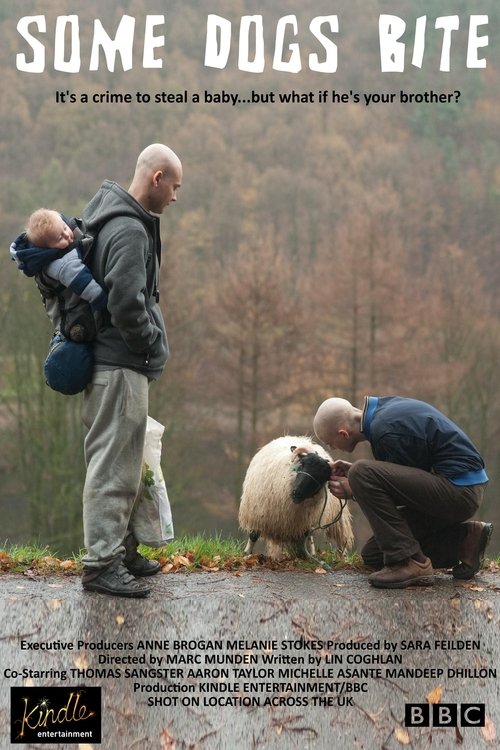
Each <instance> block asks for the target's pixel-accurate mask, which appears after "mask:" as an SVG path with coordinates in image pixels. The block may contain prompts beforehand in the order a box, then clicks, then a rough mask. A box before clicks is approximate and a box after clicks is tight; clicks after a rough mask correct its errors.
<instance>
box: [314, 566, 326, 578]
mask: <svg viewBox="0 0 500 750" xmlns="http://www.w3.org/2000/svg"><path fill="white" fill-rule="evenodd" d="M314 572H315V573H317V574H318V575H319V576H324V575H326V570H325V569H324V568H316V570H315V571H314Z"/></svg>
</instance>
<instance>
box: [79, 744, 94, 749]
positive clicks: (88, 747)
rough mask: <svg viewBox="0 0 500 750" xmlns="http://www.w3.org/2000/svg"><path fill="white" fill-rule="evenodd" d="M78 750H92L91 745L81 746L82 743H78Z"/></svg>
mask: <svg viewBox="0 0 500 750" xmlns="http://www.w3.org/2000/svg"><path fill="white" fill-rule="evenodd" d="M78 750H92V745H82V743H80V744H79V745H78Z"/></svg>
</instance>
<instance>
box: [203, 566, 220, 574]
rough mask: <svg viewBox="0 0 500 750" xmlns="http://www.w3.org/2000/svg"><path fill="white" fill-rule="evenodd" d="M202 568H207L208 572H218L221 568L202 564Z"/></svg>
mask: <svg viewBox="0 0 500 750" xmlns="http://www.w3.org/2000/svg"><path fill="white" fill-rule="evenodd" d="M201 569H202V570H206V571H207V573H217V571H219V570H220V568H209V567H208V566H207V565H202V566H201Z"/></svg>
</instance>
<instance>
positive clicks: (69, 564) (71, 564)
mask: <svg viewBox="0 0 500 750" xmlns="http://www.w3.org/2000/svg"><path fill="white" fill-rule="evenodd" d="M59 565H60V567H61V568H62V569H63V570H69V569H70V568H75V567H76V563H75V561H74V560H62V561H61V562H60V563H59Z"/></svg>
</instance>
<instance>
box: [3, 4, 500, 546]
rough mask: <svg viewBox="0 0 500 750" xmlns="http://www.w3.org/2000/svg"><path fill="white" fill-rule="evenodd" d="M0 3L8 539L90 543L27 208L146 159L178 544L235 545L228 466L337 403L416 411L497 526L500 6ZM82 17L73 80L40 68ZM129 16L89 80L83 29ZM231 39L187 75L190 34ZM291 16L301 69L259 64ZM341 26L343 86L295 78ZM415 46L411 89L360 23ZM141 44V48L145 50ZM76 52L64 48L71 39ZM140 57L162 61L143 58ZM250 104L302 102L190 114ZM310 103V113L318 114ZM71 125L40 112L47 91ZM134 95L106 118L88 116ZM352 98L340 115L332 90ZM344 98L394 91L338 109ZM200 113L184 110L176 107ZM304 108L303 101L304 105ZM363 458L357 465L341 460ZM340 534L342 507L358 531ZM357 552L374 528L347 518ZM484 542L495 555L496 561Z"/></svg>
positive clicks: (73, 421)
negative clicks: (27, 240)
mask: <svg viewBox="0 0 500 750" xmlns="http://www.w3.org/2000/svg"><path fill="white" fill-rule="evenodd" d="M435 6H436V3H435V2H431V0H418V1H417V2H415V1H414V0H397V1H396V0H395V1H394V2H392V3H389V2H387V1H386V0H349V2H346V1H345V0H341V1H340V2H335V3H331V2H326V0H319V1H315V2H312V0H300V1H299V0H283V1H279V2H276V1H275V0H272V2H271V0H261V1H259V2H258V1H257V0H225V1H222V0H183V1H182V2H181V1H180V0H177V1H173V2H170V1H169V2H160V0H129V1H128V2H127V1H125V0H122V1H121V2H120V1H118V0H107V2H106V3H101V2H97V0H88V2H86V3H85V4H84V5H82V4H79V7H77V6H76V5H75V4H74V3H71V2H68V0H46V2H44V3H43V4H42V3H40V2H35V1H32V0H20V1H19V0H2V3H1V6H0V41H1V43H0V65H1V84H0V85H1V101H0V117H1V128H0V175H1V177H0V179H1V181H2V189H1V193H0V236H1V244H2V246H3V248H4V255H3V261H4V262H3V263H1V264H0V274H1V279H2V289H1V293H0V319H1V330H2V335H1V340H0V367H1V369H0V425H1V432H0V499H1V505H2V538H3V539H9V540H10V541H13V542H21V541H24V542H26V541H31V540H33V539H35V538H36V539H39V540H40V541H41V542H43V543H44V544H48V545H50V547H51V548H52V549H55V550H58V551H60V552H70V551H77V550H78V548H79V546H80V545H81V544H82V532H81V491H82V483H83V477H84V463H83V450H82V442H83V428H82V426H81V423H80V408H81V399H80V397H71V398H68V397H63V396H60V395H58V394H55V393H53V392H51V391H50V389H49V388H48V387H47V386H46V385H45V383H44V380H43V376H42V369H41V366H42V362H43V359H44V357H45V354H46V350H47V346H48V342H49V339H50V335H51V328H50V324H49V321H48V319H47V318H46V317H45V314H44V311H43V308H42V305H41V301H40V299H39V296H38V293H37V291H36V288H35V285H34V283H33V282H31V281H30V280H28V279H26V278H25V277H24V276H22V274H20V273H19V272H18V271H17V269H16V267H15V265H14V264H13V263H11V262H10V261H9V257H8V247H9V244H10V242H11V240H12V239H13V238H14V237H15V236H16V235H17V234H18V232H19V231H21V229H22V228H23V226H24V222H25V221H26V218H27V216H28V214H29V213H30V212H31V211H32V210H33V209H34V208H36V207H38V206H40V205H45V206H49V207H54V208H57V209H58V210H61V211H63V212H64V213H65V214H66V215H80V214H81V212H82V209H83V207H84V206H85V204H86V202H87V201H88V200H89V199H90V197H91V196H92V195H93V194H94V192H95V191H96V189H97V188H98V187H99V185H100V183H101V182H102V180H103V179H105V178H110V179H113V180H116V181H117V182H119V183H120V184H121V185H122V186H124V187H125V188H126V187H128V185H129V182H130V179H131V177H132V173H133V168H134V165H135V160H136V158H137V155H138V153H139V152H140V150H141V149H142V148H143V147H144V146H145V145H147V144H148V143H150V142H156V141H161V142H165V143H168V144H169V145H171V146H172V147H173V148H174V150H175V151H176V152H177V153H178V154H179V156H180V157H181V159H182V161H183V165H184V184H183V187H182V190H181V191H180V195H179V200H178V203H177V204H176V205H172V206H171V207H170V208H169V209H168V210H167V211H166V213H165V215H164V217H163V219H162V239H163V262H162V268H161V274H162V275H161V279H162V280H161V305H162V308H163V311H164V314H165V318H166V321H167V326H168V332H169V341H170V346H171V352H172V354H171V360H170V362H169V364H168V366H167V369H166V371H165V373H164V375H163V377H162V378H161V380H160V381H159V382H158V383H156V384H154V386H153V387H152V388H151V408H150V413H151V415H152V416H154V417H155V418H156V419H157V420H159V421H161V422H162V423H164V424H165V425H166V431H165V437H164V461H163V468H164V474H165V477H166V482H167V487H168V490H169V496H170V500H171V504H172V508H173V513H174V524H175V527H176V532H177V533H178V534H182V533H194V532H202V531H205V532H206V533H207V534H213V533H215V532H220V533H222V534H226V533H236V531H237V508H238V500H239V496H240V491H241V484H242V479H243V476H244V473H245V469H246V466H247V464H248V461H249V460H250V458H251V456H252V455H253V453H254V452H255V450H256V449H257V448H258V447H259V446H260V445H262V444H263V443H265V442H267V441H268V440H269V439H271V438H273V437H276V436H279V435H281V434H284V433H293V434H304V433H309V434H310V433H311V430H312V424H311V423H312V417H313V415H314V413H315V410H316V407H317V406H318V404H319V403H320V402H321V401H322V400H323V399H324V398H325V397H328V396H330V395H338V396H343V397H345V398H348V399H350V400H351V401H352V402H353V403H354V404H356V405H359V406H361V405H362V400H363V396H364V395H365V394H376V395H388V394H393V393H398V394H401V395H408V396H413V397H416V398H421V399H424V400H427V401H429V402H431V403H433V404H434V405H435V406H437V407H438V408H440V409H442V410H443V411H445V412H446V413H447V414H448V415H449V416H450V417H452V418H453V419H454V420H456V421H457V422H458V423H459V424H460V425H461V426H462V427H463V428H464V429H465V430H466V431H467V432H468V433H469V434H470V435H471V437H472V438H473V439H474V441H475V442H476V444H477V445H478V447H479V448H480V450H481V452H482V454H483V455H484V457H485V460H486V464H487V469H488V473H489V476H490V480H491V481H490V487H489V488H488V491H487V495H486V498H485V502H484V506H483V508H482V509H481V517H483V518H485V519H486V518H487V519H488V520H491V521H493V522H496V524H497V528H498V527H499V526H500V524H499V522H500V511H499V507H498V502H497V497H498V492H499V484H500V452H499V449H498V441H499V437H500V435H499V432H500V428H499V424H500V392H499V387H498V376H499V375H498V373H499V363H500V296H499V294H498V288H499V284H500V257H499V253H498V233H499V232H498V230H499V216H500V161H499V156H500V142H499V141H500V135H499V132H500V128H499V123H500V101H499V92H500V85H499V84H500V71H499V64H500V59H499V45H498V41H499V30H500V6H499V5H498V2H496V0H477V2H475V3H471V2H467V0H454V1H452V0H442V1H441V2H440V3H439V12H436V9H435ZM70 13H77V14H79V17H80V39H81V47H82V68H81V71H80V73H79V74H78V75H71V74H67V73H61V72H57V71H55V70H54V67H53V48H54V25H55V19H56V17H57V16H58V15H66V14H70ZM125 13H126V14H129V15H132V16H134V17H135V18H136V39H137V40H138V41H137V45H138V46H137V50H136V51H135V53H134V67H133V69H132V70H130V71H126V72H124V71H123V69H122V66H121V64H120V61H119V58H118V63H117V68H116V70H115V71H114V72H109V71H108V70H107V68H106V65H105V63H104V59H103V58H102V59H101V64H100V69H99V70H98V71H95V72H94V71H89V69H88V68H89V57H90V47H91V39H92V29H93V19H94V18H100V19H101V21H102V23H103V26H104V27H105V28H106V29H107V30H108V33H109V34H110V36H113V35H114V31H115V30H116V27H117V24H118V22H119V20H120V18H121V16H122V15H123V14H125ZM148 13H149V14H166V16H167V31H166V47H165V50H164V54H163V57H164V60H165V61H164V66H163V68H162V69H147V70H144V69H143V68H142V67H141V58H142V49H141V44H140V40H141V38H143V36H144V19H145V16H146V14H148ZM209 13H218V14H220V15H222V16H224V17H226V18H227V19H229V20H231V21H232V22H233V37H232V39H233V46H232V50H231V54H230V57H229V62H228V65H227V67H226V68H225V69H224V70H215V69H211V68H208V67H205V66H204V65H203V58H204V46H205V30H206V18H207V15H208V14H209ZM253 13H261V14H262V15H263V16H264V28H265V50H266V67H265V71H264V72H263V73H261V74H252V73H248V72H242V71H241V70H238V66H237V41H238V36H237V31H238V28H239V21H240V18H241V16H242V15H247V14H253ZM291 13H293V14H295V15H296V16H297V19H298V23H299V33H298V39H297V40H291V41H299V43H300V51H301V56H302V62H303V69H302V70H301V72H300V73H298V74H290V73H284V72H279V71H276V70H274V69H273V67H272V57H273V52H274V34H275V29H276V23H277V20H278V19H279V18H280V17H281V16H284V15H287V14H291ZM332 13H337V14H338V16H339V21H340V33H339V34H338V35H335V41H336V42H337V43H338V46H339V68H338V71H337V73H335V74H328V75H325V74H321V73H318V72H314V71H311V70H309V67H308V65H307V60H308V55H309V53H311V52H316V53H318V54H321V53H323V54H324V50H322V48H321V46H320V45H319V44H318V42H317V40H315V39H314V37H313V36H312V35H311V33H310V32H309V23H310V21H311V19H312V18H313V17H315V16H318V15H328V14H332ZM380 13H395V14H397V15H399V16H400V17H402V18H403V19H405V20H406V22H407V24H408V28H407V32H406V34H405V36H404V40H405V42H406V43H407V50H406V68H405V72H404V73H384V74H382V73H381V72H380V65H379V61H378V33H377V31H378V16H379V14H380ZM454 13H457V14H459V18H460V28H459V30H458V31H457V32H454V33H453V36H452V47H451V72H448V73H445V72H441V71H440V70H439V61H440V55H441V46H442V39H443V32H442V31H437V30H435V29H434V21H435V18H436V16H437V15H451V14H454ZM471 13H475V14H476V13H477V14H486V15H488V16H489V24H488V27H487V28H486V29H483V32H484V33H487V34H488V36H489V44H488V47H486V48H484V50H483V55H484V57H485V58H486V59H487V67H486V68H485V69H480V70H470V69H467V67H466V63H465V59H466V48H467V30H468V21H469V15H470V14H471ZM33 14H45V16H46V19H47V33H46V34H44V35H42V34H41V35H38V36H39V38H41V39H43V42H44V44H45V45H46V54H47V67H46V69H45V72H44V73H43V74H29V73H22V72H20V71H18V70H16V65H15V59H16V54H17V53H18V52H26V53H27V54H28V53H29V52H30V49H29V47H28V46H27V45H26V43H25V42H24V41H23V39H22V38H21V37H20V35H19V34H18V33H17V31H16V24H17V22H18V20H19V19H20V18H21V17H22V16H25V15H33ZM422 15H427V16H428V31H427V37H426V48H425V55H424V61H423V65H422V68H421V69H419V68H416V67H413V66H412V65H411V62H410V61H411V52H412V43H413V35H414V29H415V19H416V18H417V16H422ZM141 34H142V37H141ZM68 43H69V42H68ZM157 54H160V52H158V53H157ZM223 90H224V91H226V92H232V93H236V94H238V96H239V97H240V98H241V99H248V98H251V92H252V91H254V92H256V93H258V94H259V95H261V94H267V93H269V92H274V94H275V97H276V98H277V97H278V94H279V93H280V92H281V93H287V92H288V93H290V92H291V91H295V92H297V93H299V94H306V95H309V94H310V93H312V95H313V96H312V100H310V101H308V102H305V101H302V102H297V103H292V102H291V103H278V102H275V103H270V102H267V103H239V104H237V105H236V106H232V105H231V104H209V103H206V102H205V101H204V92H205V91H207V92H209V93H211V94H213V93H221V92H222V91H223ZM320 90H327V91H328V92H329V99H328V102H327V103H320V102H319V101H318V92H319V91H320ZM431 90H433V91H435V92H437V93H442V92H445V93H452V94H455V95H454V96H453V97H452V101H451V102H450V103H429V104H427V103H425V102H424V103H406V104H405V103H400V102H399V96H400V91H406V92H417V93H418V92H420V93H422V92H425V91H431ZM57 91H63V92H66V91H68V92H72V93H74V94H76V98H77V101H76V103H70V102H69V101H67V100H66V101H65V103H62V102H59V103H56V92H57ZM106 91H110V92H121V93H131V94H132V95H133V99H134V101H133V102H132V103H128V104H127V103H124V104H106V103H100V104H98V103H92V101H90V102H89V103H81V102H80V96H81V95H82V94H87V95H90V96H91V95H92V94H94V93H103V94H105V92H106ZM332 91H335V92H337V93H339V94H343V93H347V94H348V95H349V96H348V99H349V101H348V102H347V103H340V102H337V103H332V102H331V98H330V93H331V92H332ZM136 92H142V93H149V94H151V95H153V97H154V94H155V93H158V92H167V93H178V94H181V93H183V92H186V95H187V99H188V101H187V102H185V103H184V102H183V103H179V102H177V103H175V102H174V103H166V104H158V103H154V102H151V103H149V104H146V103H138V102H137V101H136V100H135V94H136ZM351 92H353V93H356V92H357V93H360V94H363V93H372V94H373V93H379V94H381V93H384V94H390V93H395V95H396V96H395V101H394V103H391V104H387V103H382V102H380V103H378V104H377V103H372V104H370V105H369V106H366V104H365V103H364V102H363V100H361V101H360V102H358V103H356V102H354V101H353V98H352V96H351ZM193 93H199V94H200V97H201V101H200V102H199V103H193V102H192V94H193ZM306 98H307V97H306ZM356 455H360V454H355V457H356ZM354 511H355V513H356V509H354ZM356 527H357V531H358V538H359V539H360V540H362V538H363V535H366V526H364V525H363V522H362V519H361V518H359V515H357V514H356ZM498 539H499V536H498V533H497V534H496V536H495V537H494V540H493V543H492V547H491V551H492V552H493V551H496V552H497V551H498V548H499V542H498Z"/></svg>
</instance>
